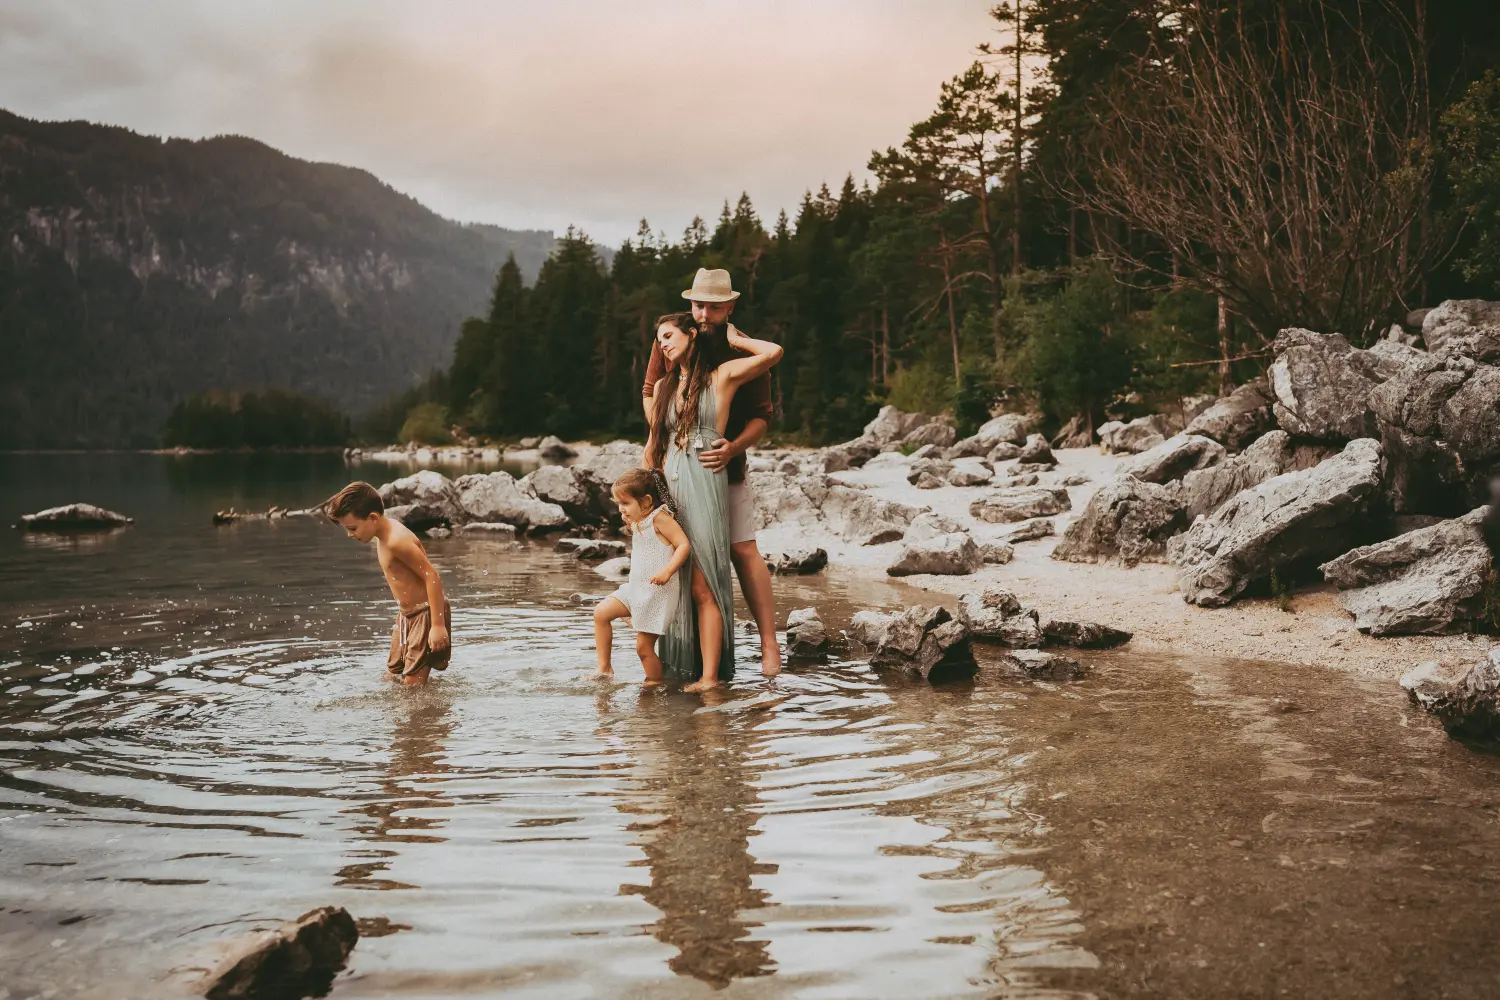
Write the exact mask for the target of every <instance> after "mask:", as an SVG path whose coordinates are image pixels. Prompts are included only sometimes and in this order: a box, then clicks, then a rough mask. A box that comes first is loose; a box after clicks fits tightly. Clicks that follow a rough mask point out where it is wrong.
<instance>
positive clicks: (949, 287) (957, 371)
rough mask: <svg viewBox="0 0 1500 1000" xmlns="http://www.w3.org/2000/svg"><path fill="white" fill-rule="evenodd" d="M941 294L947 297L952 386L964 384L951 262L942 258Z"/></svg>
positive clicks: (950, 259) (949, 259)
mask: <svg viewBox="0 0 1500 1000" xmlns="http://www.w3.org/2000/svg"><path fill="white" fill-rule="evenodd" d="M943 292H944V294H945V295H947V296H948V342H949V344H950V345H952V347H953V384H954V385H955V386H961V385H963V382H964V374H963V367H962V365H960V363H959V358H958V313H957V311H956V309H955V308H954V305H953V260H952V258H951V257H948V256H946V255H944V257H943Z"/></svg>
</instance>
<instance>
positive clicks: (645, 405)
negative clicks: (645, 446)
mask: <svg viewBox="0 0 1500 1000" xmlns="http://www.w3.org/2000/svg"><path fill="white" fill-rule="evenodd" d="M666 377H667V359H666V358H664V357H662V356H661V341H659V340H653V341H651V360H650V361H648V362H646V383H645V384H644V385H642V386H641V408H642V409H643V410H645V411H646V425H647V426H648V427H649V426H650V425H651V409H652V407H653V406H655V405H656V399H655V394H656V383H658V382H660V381H661V380H662V379H664V378H666Z"/></svg>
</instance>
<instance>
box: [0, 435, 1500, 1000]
mask: <svg viewBox="0 0 1500 1000" xmlns="http://www.w3.org/2000/svg"><path fill="white" fill-rule="evenodd" d="M166 461H170V460H159V459H157V458H155V457H151V456H145V457H142V456H88V457H48V458H38V459H35V460H33V459H32V458H27V457H21V458H17V457H14V456H10V457H7V456H0V490H3V491H6V492H4V493H3V494H0V506H4V507H5V510H4V511H3V512H0V523H4V521H6V520H13V519H14V517H15V515H17V514H19V513H21V512H22V511H25V510H35V509H39V508H41V507H45V506H49V505H52V504H54V503H58V502H64V501H67V500H73V499H80V498H83V497H87V498H88V499H90V500H91V501H94V502H98V503H101V504H102V505H104V506H107V507H111V508H113V509H118V510H122V511H124V512H126V513H129V514H131V515H133V516H135V517H136V518H137V523H136V525H135V526H134V527H133V528H131V529H130V530H128V531H125V532H122V533H120V534H119V535H117V536H112V537H110V538H109V539H108V540H107V541H106V542H105V543H104V544H102V545H100V546H99V547H97V548H91V549H88V550H86V551H81V550H69V549H54V548H47V547H38V546H33V545H29V544H27V543H26V542H24V541H23V540H22V539H21V538H19V537H18V534H17V533H9V534H7V533H4V532H0V606H5V607H6V608H7V611H8V612H9V614H8V615H6V616H5V617H4V618H0V899H4V900H5V905H4V906H3V907H0V955H3V956H4V959H3V961H0V992H3V990H4V989H8V990H9V991H10V994H11V995H13V996H32V995H47V994H48V993H49V992H50V993H51V995H55V996H67V997H78V998H83V1000H115V998H116V997H120V996H131V997H135V996H142V997H146V996H149V997H156V996H170V995H180V992H181V991H180V990H176V989H173V988H168V986H167V985H166V984H165V983H164V978H165V976H166V974H167V970H171V969H174V968H179V969H180V968H188V967H191V966H192V965H193V964H194V963H195V962H197V960H198V959H199V958H200V957H201V956H203V955H204V954H205V952H211V951H212V949H213V947H214V946H215V945H217V944H218V943H219V942H221V941H222V940H223V939H225V938H233V937H238V936H239V935H242V934H243V933H245V932H247V931H249V930H252V929H254V928H255V927H258V926H266V925H269V924H270V923H273V922H274V921H277V920H281V919H285V918H287V917H295V916H296V915H297V914H299V913H301V912H304V911H306V910H308V909H311V908H312V907H314V906H319V905H325V904H332V905H343V906H346V907H348V908H349V910H350V911H351V913H353V915H354V916H355V917H356V918H357V919H360V920H361V927H362V928H363V929H364V931H365V935H364V937H365V939H364V940H362V941H361V943H360V945H359V947H358V948H357V949H356V951H355V954H354V959H353V964H352V967H351V970H350V972H349V974H348V975H347V976H346V977H342V978H341V979H340V980H339V981H338V982H337V984H336V985H335V989H334V993H335V995H336V996H339V997H342V998H346V1000H352V998H356V997H361V996H371V997H374V996H381V997H435V996H448V997H458V996H471V997H480V996H483V997H489V996H497V995H504V996H506V997H507V1000H510V998H512V997H517V998H522V1000H526V998H530V997H537V998H545V1000H552V998H554V997H642V996H652V997H660V998H664V1000H676V998H685V1000H686V998H694V997H703V996H705V995H708V994H709V993H713V992H722V994H723V995H724V996H726V997H753V998H757V1000H759V998H771V997H797V998H798V1000H823V998H848V997H859V998H861V1000H877V998H901V1000H906V998H912V997H942V998H945V1000H951V998H957V997H974V998H985V1000H993V998H999V997H1004V998H1007V1000H1020V998H1028V1000H1036V998H1047V1000H1057V998H1063V997H1067V998H1080V997H1086V996H1100V997H1103V996H1108V997H1110V998H1132V1000H1134V998H1139V1000H1156V998H1158V997H1217V996H1223V995H1226V993H1232V994H1234V995H1235V996H1245V997H1249V996H1256V997H1261V996H1265V997H1270V996H1278V995H1282V994H1283V993H1284V994H1285V995H1288V996H1317V997H1320V998H1323V1000H1356V998H1358V1000H1364V998H1367V997H1376V998H1383V997H1401V998H1403V1000H1405V998H1406V997H1411V996H1419V995H1420V996H1451V997H1471V996H1474V997H1478V996H1491V995H1495V992H1496V991H1495V988H1494V987H1495V983H1496V982H1497V975H1500V954H1497V953H1496V952H1495V950H1494V948H1493V947H1492V945H1493V941H1492V939H1493V936H1494V933H1493V927H1494V917H1495V909H1496V908H1495V905H1494V903H1493V900H1492V899H1491V895H1492V894H1486V893H1485V892H1484V891H1483V888H1484V885H1485V884H1486V880H1490V879H1491V876H1492V874H1493V872H1494V871H1495V870H1496V868H1497V865H1500V821H1497V813H1500V810H1497V806H1496V796H1495V794H1494V789H1495V787H1496V785H1497V782H1500V758H1494V757H1485V756H1480V755H1476V754H1473V753H1471V752H1469V751H1468V750H1467V749H1466V748H1464V747H1461V746H1457V745H1454V744H1452V743H1451V742H1450V741H1448V740H1446V738H1444V736H1443V735H1442V733H1441V731H1440V730H1438V729H1437V728H1436V727H1435V726H1433V725H1432V723H1431V722H1430V720H1427V719H1425V718H1417V717H1412V716H1410V715H1409V714H1408V710H1407V708H1406V706H1405V702H1404V700H1403V698H1402V695H1401V692H1400V691H1399V690H1398V689H1396V688H1395V687H1394V686H1393V685H1382V686H1378V687H1374V688H1369V687H1361V686H1359V685H1356V684H1353V683H1351V682H1350V680H1349V679H1348V678H1347V677H1342V676H1339V675H1336V674H1330V673H1327V672H1322V671H1316V670H1312V669H1309V668H1303V667H1299V668H1278V667H1276V666H1275V665H1272V664H1249V665H1247V664H1235V663H1233V662H1230V661H1223V662H1204V661H1196V660H1194V661H1185V660H1175V659H1173V658H1171V657H1169V656H1165V655H1162V654H1160V653H1151V654H1147V653H1145V652H1142V651H1132V650H1130V649H1128V648H1127V649H1125V650H1123V651H1120V652H1117V653H1108V654H1098V655H1094V654H1090V655H1089V660H1090V664H1091V667H1092V668H1093V674H1092V676H1091V678H1090V679H1089V680H1088V681H1086V682H1084V683H1081V684H1076V685H1065V686H1061V687H1057V686H1049V685H1016V684H1014V683H1012V682H1010V681H1007V680H1001V679H999V678H997V677H993V676H989V675H987V674H983V673H982V674H981V675H980V677H979V678H978V679H977V680H976V681H975V682H974V683H973V684H971V685H965V686H940V687H934V686H932V685H929V684H904V683H900V682H898V681H895V680H893V679H892V678H890V677H887V676H881V675H878V674H875V673H873V672H872V671H870V670H869V669H867V668H866V667H864V666H863V665H859V664H849V663H832V664H829V665H826V666H818V667H808V668H803V669H799V670H793V671H789V672H788V673H787V674H785V675H783V676H782V677H780V678H778V680H777V682H776V683H775V685H774V687H775V689H776V691H775V693H774V694H773V693H771V692H768V691H767V690H766V689H767V685H766V684H765V682H763V681H761V680H760V678H759V677H757V676H756V672H755V671H754V670H753V669H750V670H747V671H746V675H745V677H744V678H743V679H742V680H741V681H739V682H737V683H736V684H735V685H734V686H732V687H731V688H730V689H729V691H728V692H727V693H726V694H725V696H724V699H723V701H722V704H719V705H709V706H704V705H703V704H702V702H701V701H699V700H696V699H691V698H685V697H682V696H680V695H672V694H651V695H648V696H646V697H644V698H642V697H640V696H638V694H637V692H636V690H635V689H634V688H631V687H627V686H617V687H612V688H606V689H601V688H600V687H599V686H598V685H596V684H594V683H593V682H592V681H591V680H589V679H588V674H589V672H590V670H591V662H592V656H591V652H590V648H591V627H590V624H591V623H590V621H589V618H588V614H587V608H586V607H585V606H580V605H579V604H577V603H572V602H570V601H569V599H568V598H569V595H570V594H573V593H578V592H583V593H600V592H602V591H606V590H608V589H609V585H608V584H606V583H604V582H603V581H601V580H600V578H599V577H597V576H596V575H595V574H594V573H593V571H592V570H591V569H590V568H588V567H587V566H582V565H580V564H579V563H577V562H576V560H573V559H571V558H569V557H567V556H565V555H562V554H559V553H557V552H556V551H555V549H554V548H553V545H552V543H551V541H550V540H537V539H521V540H517V541H507V542H503V543H502V542H498V541H494V540H487V539H486V540H471V539H466V538H463V537H454V538H450V539H445V540H434V542H433V544H432V545H431V546H430V549H429V551H430V552H431V553H432V555H433V558H434V560H435V561H436V562H437V563H438V564H439V566H440V568H441V570H442V572H443V574H444V577H445V583H448V584H449V586H450V592H451V593H452V594H453V597H454V602H455V605H456V606H457V607H459V608H462V609H463V613H462V616H461V617H462V623H461V624H460V623H457V622H456V623H455V624H458V626H459V629H460V632H461V635H460V645H461V648H462V649H463V651H464V652H463V661H462V664H461V665H460V666H458V667H457V668H456V669H454V670H450V671H449V672H448V675H446V676H444V677H443V678H442V681H441V683H437V684H434V685H432V686H430V687H428V688H426V689H422V690H420V691H401V690H395V689H393V688H391V687H390V686H389V685H388V683H387V682H386V681H384V680H383V670H382V662H383V659H384V654H385V647H386V636H387V634H388V629H389V622H390V614H391V609H390V600H389V593H388V591H387V590H386V588H385V587H384V585H383V583H382V581H381V580H380V577H379V574H378V573H377V572H376V571H375V567H374V566H373V559H372V556H371V553H370V552H369V551H368V550H367V549H364V548H362V547H360V546H357V545H353V544H350V543H349V542H348V541H347V540H346V539H344V538H342V537H341V536H340V535H339V533H338V532H336V531H333V530H328V529H327V526H326V525H318V524H315V523H311V522H310V520H308V521H306V523H304V522H303V521H299V520H297V519H293V520H289V521H285V522H274V523H271V524H265V523H257V524H246V525H241V526H239V528H238V529H234V530H223V529H215V528H214V527H213V526H212V525H211V523H210V521H209V515H210V513H211V511H212V510H213V509H215V508H216V507H228V506H231V505H235V506H238V507H240V509H264V508H265V506H267V505H268V504H269V503H290V502H292V501H294V500H296V499H297V498H298V497H310V498H312V499H318V498H321V497H323V496H327V495H328V494H329V493H331V492H333V490H335V489H337V488H338V487H339V486H341V485H343V483H344V482H346V481H347V480H348V479H349V478H351V475H352V474H353V473H352V470H349V469H346V468H345V467H344V466H343V465H342V464H341V463H340V462H338V461H337V456H333V461H332V462H331V463H330V462H326V461H325V460H324V459H323V458H318V457H314V458H313V459H308V460H307V461H306V462H303V461H302V460H301V459H298V460H296V461H292V462H289V463H286V464H285V465H281V464H278V463H274V462H273V463H271V465H270V466H269V467H260V466H256V467H254V468H250V467H248V466H247V467H245V468H240V467H239V466H238V465H236V464H235V462H234V461H228V462H227V463H226V464H227V467H228V468H227V469H226V470H220V471H222V472H223V473H224V474H223V476H222V477H220V478H215V477H216V476H218V473H217V472H215V471H214V468H213V466H214V463H208V464H207V465H201V464H197V465H195V464H193V463H188V464H183V465H177V466H170V467H169V472H170V474H171V475H174V476H177V475H181V476H182V477H183V478H182V479H181V481H178V480H175V479H174V480H173V481H172V482H165V481H164V479H163V477H164V476H165V475H167V474H168V473H167V472H163V469H162V463H163V462H166ZM70 463H71V464H70ZM299 465H305V466H307V468H304V469H300V470H299ZM195 469H196V470H198V471H194V470H195ZM235 469H239V470H240V471H238V472H235V471H234V470H235ZM174 470H175V471H174ZM278 470H280V471H278ZM200 473H202V475H203V476H204V478H201V479H200V478H198V477H199V475H200ZM368 475H369V477H370V478H375V479H379V478H380V476H381V474H380V473H378V472H374V471H373V470H372V471H370V472H369V473H368ZM777 595H778V597H780V598H781V599H782V602H783V603H782V607H781V610H782V612H785V611H787V610H789V609H790V608H792V607H801V606H807V605H809V604H813V605H816V606H817V607H818V608H819V610H820V611H821V612H822V613H823V617H824V620H825V621H829V622H830V623H831V624H832V625H834V626H835V627H837V626H838V625H840V624H841V623H842V622H844V621H847V620H848V616H849V615H850V614H852V612H853V611H854V610H857V609H859V608H864V607H871V606H890V605H891V604H894V603H902V602H904V603H908V604H909V603H917V602H918V601H919V598H917V597H915V596H914V595H912V594H910V593H903V592H898V591H895V590H893V589H892V588H890V587H888V586H887V585H885V584H884V583H882V582H879V581H863V582H861V581H859V580H856V579H853V578H851V577H844V576H841V575H840V574H839V573H838V572H837V570H831V571H829V572H827V573H825V574H820V575H819V576H817V577H807V578H798V579H785V578H784V579H783V580H781V581H779V582H778V584H777ZM331 873H336V875H333V876H332V877H331ZM622 886H624V887H625V888H623V889H622ZM1476 887H1477V888H1476ZM397 888H401V889H405V890H406V891H401V892H384V893H379V892H370V891H368V890H370V889H397ZM396 931H400V933H394V932H396Z"/></svg>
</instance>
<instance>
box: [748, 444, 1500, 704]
mask: <svg viewBox="0 0 1500 1000" xmlns="http://www.w3.org/2000/svg"><path fill="white" fill-rule="evenodd" d="M1054 454H1055V455H1056V457H1057V460H1058V466H1057V469H1056V470H1055V472H1053V473H1048V474H1045V475H1044V476H1043V482H1044V483H1045V482H1047V481H1049V480H1056V479H1060V478H1062V477H1065V476H1068V475H1072V474H1075V473H1081V474H1083V475H1087V476H1089V477H1090V482H1088V483H1086V484H1084V485H1082V486H1075V487H1071V488H1069V490H1068V496H1069V498H1070V499H1071V500H1072V502H1073V509H1072V511H1070V512H1068V513H1064V514H1060V515H1057V516H1056V517H1054V518H1053V519H1052V520H1053V522H1054V523H1055V525H1056V527H1057V534H1056V535H1054V536H1052V537H1048V538H1040V539H1037V540H1035V541H1029V542H1020V543H1017V544H1016V546H1015V551H1016V557H1015V559H1014V560H1013V561H1012V562H1010V563H1008V564H1006V565H1004V566H995V565H986V566H985V567H983V568H982V569H981V570H979V572H977V573H974V574H972V575H970V576H932V575H920V576H911V577H906V578H904V579H905V582H906V583H907V584H909V585H911V586H914V587H917V588H921V589H923V590H926V591H929V592H930V593H931V595H932V596H931V598H930V603H943V604H949V605H950V606H951V603H952V601H953V600H954V599H956V598H957V597H958V596H959V595H962V594H965V593H969V592H972V591H975V590H981V589H983V588H984V587H986V586H989V585H999V586H1003V587H1006V588H1008V589H1010V590H1012V591H1014V592H1015V594H1016V596H1017V597H1019V598H1020V599H1021V602H1022V604H1024V605H1026V606H1027V607H1032V608H1035V609H1037V610H1038V611H1039V612H1041V613H1042V614H1043V615H1044V616H1045V615H1054V616H1056V617H1059V618H1084V619H1088V620H1091V621H1098V622H1102V623H1104V624H1107V625H1114V626H1117V627H1119V628H1124V629H1128V630H1130V631H1132V632H1134V633H1135V639H1134V642H1133V648H1135V649H1138V650H1152V651H1161V652H1165V653H1183V654H1195V655H1209V656H1232V657H1238V658H1243V659H1251V660H1273V661H1277V662H1281V663H1291V664H1304V665H1316V666H1325V667H1336V668H1338V669H1341V670H1348V671H1351V672H1353V673H1357V674H1362V675H1367V676H1372V677H1379V678H1384V679H1387V680H1394V679H1396V678H1399V677H1400V676H1401V674H1403V673H1404V672H1406V671H1407V670H1409V669H1410V668H1411V667H1413V666H1414V665H1416V664H1417V663H1420V662H1422V661H1424V660H1439V661H1444V662H1454V663H1472V662H1474V661H1475V660H1478V659H1479V658H1481V657H1482V656H1484V654H1485V653H1486V652H1488V650H1489V649H1490V648H1491V647H1492V646H1493V645H1494V644H1495V639H1493V638H1492V637H1490V636H1483V635H1452V636H1397V637H1390V638H1372V637H1370V636H1368V635H1364V634H1362V633H1360V632H1359V631H1357V630H1356V629H1355V628H1354V619H1353V616H1351V615H1350V614H1348V613H1347V612H1345V611H1344V610H1343V608H1341V607H1340V606H1339V603H1338V591H1337V590H1336V589H1335V588H1334V587H1332V586H1330V585H1326V584H1322V585H1318V586H1316V587H1310V588H1303V589H1300V590H1297V591H1295V592H1294V593H1293V595H1292V599H1291V604H1290V607H1289V609H1288V610H1286V611H1283V610H1281V608H1280V607H1278V605H1277V603H1276V602H1275V601H1274V600H1271V599H1268V598H1257V597H1249V598H1242V599H1240V600H1238V601H1236V602H1235V603H1233V604H1231V605H1229V606H1228V607H1225V608H1199V607H1194V606H1193V605H1191V604H1188V603H1187V602H1186V601H1184V600H1183V599H1182V596H1181V595H1180V594H1179V593H1178V591H1177V571H1176V569H1175V568H1174V567H1172V566H1169V565H1164V564H1157V563H1141V564H1140V565H1138V566H1136V567H1134V568H1130V569H1127V568H1125V567H1124V566H1120V565H1118V564H1115V563H1107V564H1084V563H1068V562H1060V561H1057V560H1054V559H1052V558H1051V554H1052V549H1053V548H1054V547H1055V546H1056V545H1057V543H1058V542H1059V541H1060V540H1061V537H1062V532H1063V529H1064V528H1065V527H1066V525H1067V523H1068V521H1069V520H1071V518H1072V517H1073V515H1074V514H1077V513H1078V512H1079V511H1081V510H1082V509H1083V507H1084V505H1085V504H1086V503H1087V502H1088V498H1089V497H1090V496H1092V495H1093V492H1094V490H1096V489H1097V488H1098V487H1099V485H1100V484H1102V483H1103V482H1105V481H1107V480H1108V479H1109V478H1110V477H1111V476H1113V475H1114V469H1115V468H1116V467H1117V466H1118V465H1119V464H1120V463H1121V462H1122V461H1123V458H1121V457H1117V456H1111V455H1104V454H1100V452H1099V451H1098V450H1097V449H1092V448H1088V449H1067V450H1061V449H1060V450H1057V451H1055V452H1054ZM834 478H835V479H838V480H840V481H842V482H845V483H848V484H850V485H855V486H861V487H865V488H867V489H869V490H870V492H871V493H872V494H874V495H875V496H878V497H881V498H883V499H887V500H896V501H900V502H901V503H906V504H911V505H912V506H916V507H930V508H931V509H932V510H934V511H936V512H937V513H940V514H943V515H945V516H948V517H952V518H954V519H955V520H958V521H960V522H961V523H963V524H964V525H966V526H968V527H969V528H970V529H971V531H972V532H973V534H974V537H975V539H976V540H980V541H984V540H988V539H994V538H1000V537H1001V536H1003V534H1004V533H1005V530H1006V529H1007V527H1009V526H1007V525H999V524H987V523H985V522H982V521H978V520H976V519H975V518H972V517H970V516H969V504H970V503H972V502H973V501H974V500H977V499H979V498H980V497H982V496H984V495H985V494H987V493H988V492H990V491H991V490H992V489H993V487H990V486H968V487H960V486H945V487H942V488H939V489H935V490H919V489H917V488H916V487H915V486H912V485H910V484H909V483H907V481H906V465H904V464H882V465H879V466H877V467H875V468H868V469H854V470H850V471H848V472H840V473H835V474H834ZM759 538H760V542H761V549H762V550H763V551H776V550H777V549H779V548H782V547H791V546H794V545H796V544H797V543H798V542H799V541H812V542H814V543H815V544H818V545H821V546H823V547H825V548H827V549H828V552H829V558H830V560H832V561H833V562H834V563H836V564H838V565H840V566H843V567H847V568H848V570H849V571H851V572H858V573H862V574H868V575H870V576H881V575H884V573H885V567H886V566H888V565H890V564H891V562H893V561H894V560H895V558H896V555H897V553H898V552H899V551H900V548H901V543H900V542H892V543H889V544H885V545H871V546H860V545H855V544H852V543H850V542H847V541H844V540H842V539H839V538H836V537H834V536H832V535H828V534H826V533H821V534H820V533H817V532H815V531H808V530H806V529H804V528H801V527H786V526H775V527H771V528H768V529H765V530H764V531H762V532H761V533H760V535H759Z"/></svg>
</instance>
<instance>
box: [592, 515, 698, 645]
mask: <svg viewBox="0 0 1500 1000" xmlns="http://www.w3.org/2000/svg"><path fill="white" fill-rule="evenodd" d="M663 510H666V508H665V507H658V508H656V509H655V510H653V511H652V512H651V513H650V514H648V515H646V517H645V518H644V519H643V520H642V521H641V522H640V523H639V524H637V525H635V527H634V528H633V530H632V534H633V536H634V537H633V538H632V539H631V543H630V579H629V580H628V581H627V582H626V583H625V585H624V586H623V587H621V588H620V589H619V590H617V591H615V592H614V593H613V594H611V595H609V596H611V597H613V598H615V599H617V600H618V601H619V602H620V603H621V604H623V605H625V606H626V607H627V608H629V609H630V624H631V627H632V628H634V629H635V630H636V631H637V632H648V633H650V634H651V635H661V634H662V633H663V632H665V631H666V630H667V622H669V621H671V620H672V615H673V613H674V612H675V611H676V610H677V590H678V588H677V587H675V586H671V585H668V586H665V587H659V586H657V585H655V584H653V583H652V582H651V578H652V577H653V576H655V575H656V574H658V573H660V572H661V571H662V570H663V569H665V568H666V565H667V563H669V562H671V561H672V546H670V545H668V544H667V543H666V541H665V540H664V539H663V538H662V537H661V535H659V534H657V533H656V525H655V524H654V522H655V521H656V515H657V514H660V513H661V512H662V511H663ZM678 572H681V570H678Z"/></svg>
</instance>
